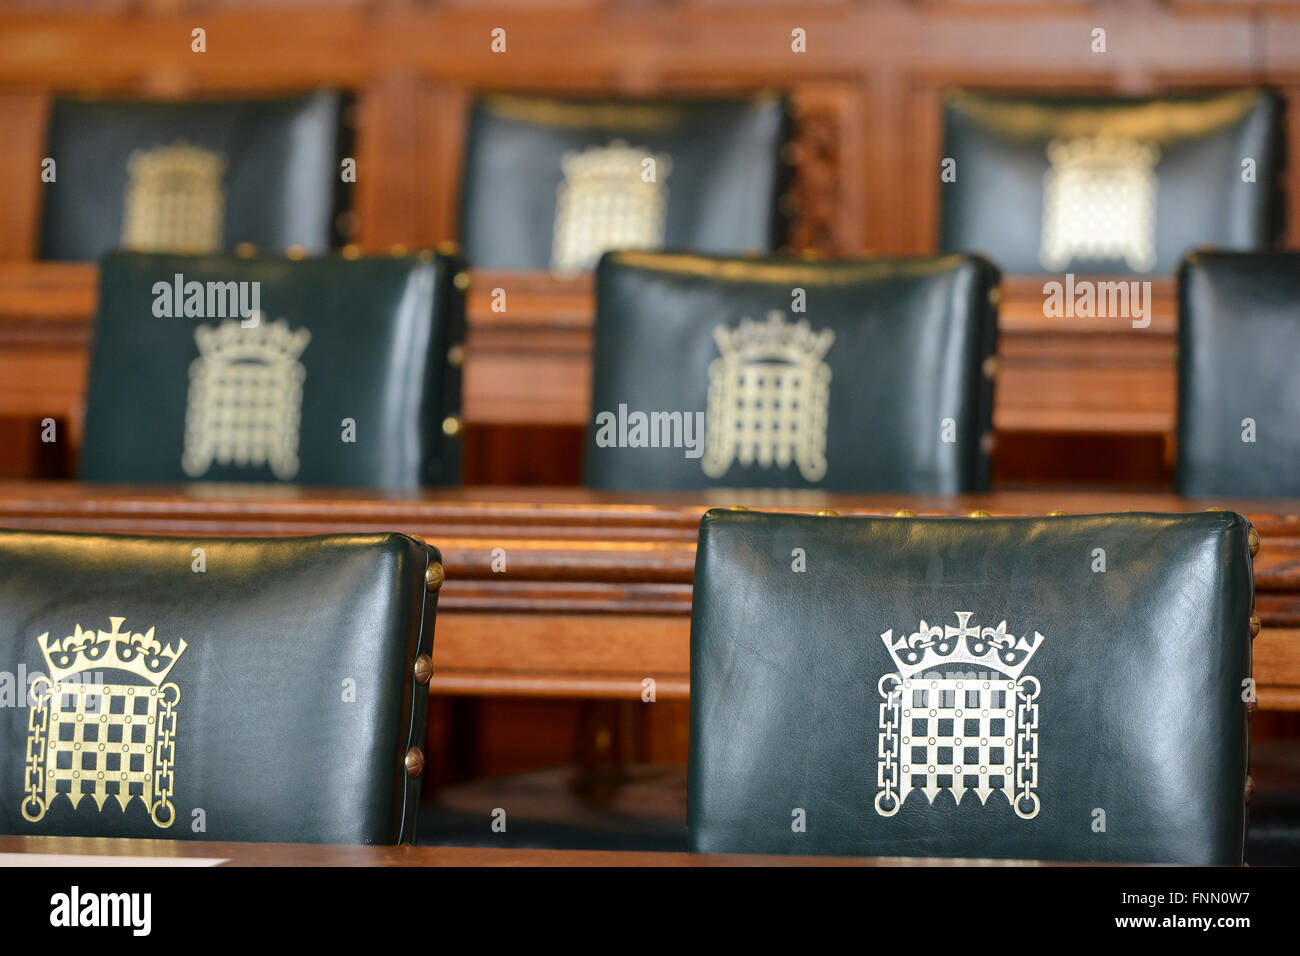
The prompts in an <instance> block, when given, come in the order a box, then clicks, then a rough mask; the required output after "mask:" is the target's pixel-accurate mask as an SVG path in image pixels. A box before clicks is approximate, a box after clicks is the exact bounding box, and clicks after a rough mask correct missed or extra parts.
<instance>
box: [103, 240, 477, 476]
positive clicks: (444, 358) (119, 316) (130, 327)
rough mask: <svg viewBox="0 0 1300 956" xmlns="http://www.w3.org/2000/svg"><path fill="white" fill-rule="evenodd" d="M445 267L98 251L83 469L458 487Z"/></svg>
mask: <svg viewBox="0 0 1300 956" xmlns="http://www.w3.org/2000/svg"><path fill="white" fill-rule="evenodd" d="M460 269H461V263H460V262H459V260H457V259H455V258H450V257H447V256H441V255H439V256H434V255H433V254H432V253H429V254H425V255H420V256H406V257H402V258H389V257H384V258H373V259H368V258H359V259H343V258H322V259H303V260H298V261H294V260H289V259H232V258H223V257H187V256H163V255H143V254H128V253H116V254H113V255H111V256H109V257H108V258H107V259H105V261H104V263H103V267H102V270H101V274H100V292H99V314H98V316H97V318H96V320H95V329H94V338H93V342H92V346H91V362H90V381H89V386H88V390H87V396H86V422H85V438H84V441H83V443H82V448H81V476H82V478H83V479H84V480H86V481H99V482H137V483H138V482H153V483H159V482H162V483H167V482H180V481H187V480H196V479H198V480H204V481H257V482H274V481H286V482H295V483H299V484H307V485H331V486H341V487H357V488H361V487H367V488H408V489H409V488H415V487H418V486H420V485H426V484H427V485H437V484H455V483H457V482H458V481H459V479H460V456H459V439H458V438H457V437H456V433H457V422H458V419H457V415H458V414H459V409H460V357H459V356H460V353H462V352H463V347H462V346H461V343H462V341H463V339H464V314H465V300H464V293H463V292H462V291H461V289H459V288H457V282H456V275H457V274H458V272H459V271H460ZM255 311H257V312H258V314H257V315H256V316H254V317H253V318H245V316H246V315H252V314H253V313H254V312H255ZM254 323H255V324H254Z"/></svg>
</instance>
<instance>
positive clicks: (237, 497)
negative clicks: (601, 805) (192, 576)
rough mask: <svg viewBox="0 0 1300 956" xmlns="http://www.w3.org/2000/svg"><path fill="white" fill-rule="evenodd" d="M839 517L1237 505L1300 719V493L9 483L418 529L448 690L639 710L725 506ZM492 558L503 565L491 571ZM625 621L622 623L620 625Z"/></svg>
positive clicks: (63, 526) (40, 502)
mask: <svg viewBox="0 0 1300 956" xmlns="http://www.w3.org/2000/svg"><path fill="white" fill-rule="evenodd" d="M733 505H741V506H744V507H748V508H753V509H762V510H777V511H795V512H805V513H811V512H815V511H818V510H820V509H823V508H830V509H833V510H835V511H838V512H839V513H840V514H842V515H850V514H877V515H889V514H893V512H894V511H896V510H898V509H900V508H907V509H910V510H912V511H915V512H916V513H917V514H921V515H964V514H969V513H970V512H971V511H975V510H983V511H988V512H990V513H992V514H995V515H1006V514H1021V515H1046V514H1048V513H1049V512H1051V511H1054V510H1062V511H1066V512H1069V513H1071V514H1089V513H1092V514H1095V513H1105V512H1115V511H1124V510H1134V511H1177V512H1185V511H1200V510H1204V509H1205V508H1208V507H1225V508H1231V509H1233V510H1236V511H1240V512H1242V513H1243V514H1245V515H1246V516H1248V517H1249V518H1250V520H1251V521H1252V522H1253V523H1254V524H1255V527H1256V528H1257V530H1258V531H1259V534H1260V537H1261V539H1262V547H1261V548H1260V552H1259V554H1258V555H1257V556H1256V558H1255V562H1254V564H1255V589H1256V599H1255V607H1256V610H1257V611H1258V612H1259V614H1260V617H1261V619H1262V620H1263V625H1264V627H1263V632H1262V633H1261V635H1260V637H1259V639H1258V640H1257V641H1256V643H1255V675H1256V679H1257V680H1258V681H1259V685H1260V686H1259V699H1260V706H1262V707H1266V708H1276V707H1286V708H1295V709H1300V501H1295V500H1273V501H1267V500H1256V501H1234V500H1230V499H1223V500H1197V499H1185V498H1179V497H1177V496H1174V495H1168V494H1150V493H1118V492H1109V493H1103V492H1090V493H1058V492H1000V493H994V494H986V495H960V496H955V497H949V498H941V497H927V496H920V495H905V494H891V495H828V494H824V493H821V492H816V491H785V492H780V491H707V492H673V493H653V494H623V493H610V492H596V491H587V490H584V489H580V488H537V487H532V488H495V487H492V488H448V489H426V490H422V491H417V492H411V493H377V492H347V491H336V490H320V489H306V488H295V487H292V486H285V485H273V486H265V485H260V486H259V485H203V484H194V485H188V486H182V487H156V488H148V487H129V488H126V487H114V486H92V485H81V484H76V483H73V482H0V527H3V528H18V529H32V530H60V531H96V532H133V533H149V534H174V535H195V536H202V535H263V534H265V535H277V534H321V533H327V532H376V531H403V532H406V533H408V534H414V535H419V536H421V537H423V538H425V539H426V540H428V541H429V542H430V543H432V544H434V545H436V546H437V547H438V548H439V549H440V550H441V552H442V555H443V563H444V565H445V567H446V570H447V578H446V584H445V585H444V586H443V590H442V593H441V595H440V596H439V601H438V619H437V625H436V628H437V630H436V638H435V646H436V651H435V661H434V667H435V673H434V677H433V681H432V683H431V685H430V686H431V689H432V690H434V691H435V692H440V693H460V694H509V695H524V696H553V697H612V698H625V699H630V700H639V699H640V698H641V693H642V681H643V680H644V679H646V678H647V677H651V678H654V680H655V682H656V694H657V696H658V698H660V699H671V698H684V697H686V696H687V694H688V692H689V675H690V660H689V629H690V609H691V582H692V577H693V574H694V567H695V542H696V536H697V528H698V525H699V520H700V516H701V515H702V514H703V513H704V512H705V511H706V510H707V509H708V508H710V507H727V506H733ZM494 554H496V555H497V557H498V558H502V557H503V558H504V561H505V566H504V571H503V570H502V568H501V564H500V561H498V562H497V567H496V569H495V570H494V566H493V565H494ZM611 615H615V616H617V621H612V620H611V619H610V616H611Z"/></svg>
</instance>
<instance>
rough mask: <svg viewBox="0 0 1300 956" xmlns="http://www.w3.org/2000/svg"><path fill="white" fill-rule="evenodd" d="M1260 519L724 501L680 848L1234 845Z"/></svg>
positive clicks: (700, 595) (1148, 852) (1168, 854)
mask: <svg viewBox="0 0 1300 956" xmlns="http://www.w3.org/2000/svg"><path fill="white" fill-rule="evenodd" d="M1249 531H1250V528H1249V525H1248V523H1247V521H1246V520H1245V519H1244V518H1242V517H1241V516H1240V515H1236V514H1231V513H1228V512H1202V513H1198V514H1188V515H1163V514H1119V515H1080V516H1077V517H1070V516H1056V517H1048V518H974V519H967V518H855V517H843V518H832V517H812V516H805V515H790V514H759V513H753V512H733V511H710V512H709V513H708V514H706V515H705V516H704V520H703V522H702V523H701V525H700V538H699V550H698V552H697V558H696V565H695V590H694V598H693V603H692V617H691V753H690V769H689V786H688V796H689V827H690V846H691V849H692V850H695V851H699V852H706V853H727V852H731V853H772V854H781V853H789V854H836V855H866V856H914V857H979V858H987V857H994V858H1008V859H1028V860H1051V861H1081V860H1086V861H1102V862H1131V863H1212V864H1237V863H1240V862H1242V854H1243V846H1244V833H1245V787H1246V780H1247V775H1246V774H1247V740H1248V715H1247V704H1246V703H1245V701H1244V696H1245V691H1244V690H1243V687H1244V686H1245V681H1246V680H1247V679H1248V678H1249V677H1250V676H1251V657H1250V634H1251V631H1250V615H1251V603H1252V577H1251V574H1252V571H1251V560H1250V553H1249V540H1248V538H1249ZM796 549H799V551H800V552H801V553H802V563H801V564H800V563H797V562H796V560H792V553H793V552H794V551H795V550H796ZM1102 560H1104V562H1105V563H1104V565H1102V564H1101V563H1099V562H1101V561H1102ZM799 567H802V568H803V570H802V571H800V570H799ZM1103 567H1104V570H1101V568H1103Z"/></svg>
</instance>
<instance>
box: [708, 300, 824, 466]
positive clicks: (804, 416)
mask: <svg viewBox="0 0 1300 956" xmlns="http://www.w3.org/2000/svg"><path fill="white" fill-rule="evenodd" d="M713 338H714V341H716V342H717V344H718V351H719V352H720V354H719V356H718V357H717V358H716V359H714V360H713V361H712V362H711V363H710V364H709V401H708V411H707V414H706V421H707V427H706V431H705V442H704V456H703V459H702V460H701V467H702V468H703V469H704V473H705V474H706V475H708V476H709V477H710V478H721V477H722V476H723V475H725V474H726V473H727V470H728V469H729V468H730V467H731V465H732V463H733V462H739V463H740V464H741V465H744V466H750V465H758V466H759V467H760V468H771V467H772V466H774V465H775V466H776V467H778V468H788V467H789V466H790V465H791V464H795V465H798V467H799V473H800V474H801V475H803V477H804V478H805V479H807V480H808V481H820V480H821V479H822V478H823V477H825V475H826V428H827V420H828V417H829V409H830V389H831V368H830V366H829V365H827V364H826V363H825V362H824V361H823V359H824V358H825V357H826V353H827V351H828V350H829V349H830V347H831V345H832V344H833V343H834V341H835V333H834V332H833V331H832V330H830V329H822V330H821V331H819V332H814V331H813V330H812V328H811V327H810V326H809V324H808V321H807V320H806V319H801V320H800V321H799V322H796V323H791V322H787V321H785V316H784V314H783V313H781V312H779V311H773V312H769V313H768V314H767V321H766V322H755V321H753V320H752V319H748V318H745V319H741V320H740V324H739V325H738V326H736V327H735V328H734V329H733V328H728V327H727V326H725V325H720V326H718V327H717V328H716V329H714V330H713Z"/></svg>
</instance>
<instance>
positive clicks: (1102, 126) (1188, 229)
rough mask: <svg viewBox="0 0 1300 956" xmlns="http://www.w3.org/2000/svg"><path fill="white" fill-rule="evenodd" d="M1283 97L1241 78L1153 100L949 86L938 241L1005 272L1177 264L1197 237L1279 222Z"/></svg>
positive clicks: (1257, 241)
mask: <svg viewBox="0 0 1300 956" xmlns="http://www.w3.org/2000/svg"><path fill="white" fill-rule="evenodd" d="M1279 117H1280V105H1279V102H1278V100H1277V97H1275V96H1274V95H1273V94H1271V93H1268V92H1266V91H1263V90H1258V89H1241V90H1234V91H1231V92H1226V93H1217V94H1210V95H1203V96H1181V97H1166V98H1147V99H1119V98H1106V97H1081V96H1076V97H1022V96H1007V95H994V94H981V93H972V92H956V93H953V94H951V95H950V96H949V97H948V99H947V102H946V106H945V111H944V118H945V133H944V137H945V145H944V151H943V155H944V157H945V162H946V161H948V160H952V161H953V163H954V164H953V165H952V166H950V167H949V168H948V169H947V170H942V171H941V172H943V173H947V175H942V176H941V184H940V189H941V191H942V224H941V230H940V232H941V237H940V244H941V246H942V248H944V249H949V250H954V251H978V252H981V253H983V254H985V255H988V256H991V257H992V258H993V259H994V260H995V261H996V262H997V263H998V265H1000V266H1001V267H1002V268H1003V269H1004V270H1006V271H1007V272H1008V273H1011V274H1016V273H1044V272H1047V273H1064V272H1067V271H1069V272H1089V273H1114V274H1163V275H1166V276H1168V275H1172V274H1173V272H1174V269H1175V268H1176V267H1177V265H1178V262H1179V260H1180V259H1181V258H1182V257H1183V256H1184V255H1185V254H1186V253H1187V252H1189V251H1190V250H1191V249H1193V248H1196V247H1198V246H1201V245H1205V244H1213V245H1218V246H1223V247H1225V248H1233V249H1262V248H1266V247H1267V246H1269V245H1270V244H1271V243H1272V242H1273V240H1274V238H1275V237H1276V236H1277V235H1278V233H1279V231H1280V229H1281V221H1280V210H1281V202H1280V200H1279V195H1280V186H1279V175H1280V172H1281V158H1280V143H1281V139H1282V137H1281V132H1280V124H1279Z"/></svg>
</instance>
